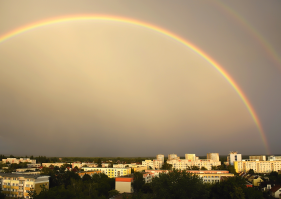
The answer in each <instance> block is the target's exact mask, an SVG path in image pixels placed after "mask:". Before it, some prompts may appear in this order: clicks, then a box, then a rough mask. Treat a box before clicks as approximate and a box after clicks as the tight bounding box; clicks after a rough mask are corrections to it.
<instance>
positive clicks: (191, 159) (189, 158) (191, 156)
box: [185, 154, 196, 161]
mask: <svg viewBox="0 0 281 199" xmlns="http://www.w3.org/2000/svg"><path fill="white" fill-rule="evenodd" d="M185 159H186V160H190V161H195V159H196V156H195V154H185Z"/></svg>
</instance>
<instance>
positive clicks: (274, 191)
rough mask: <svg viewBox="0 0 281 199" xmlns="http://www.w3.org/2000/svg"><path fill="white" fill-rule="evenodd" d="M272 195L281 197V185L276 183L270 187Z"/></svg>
mask: <svg viewBox="0 0 281 199" xmlns="http://www.w3.org/2000/svg"><path fill="white" fill-rule="evenodd" d="M270 193H271V196H272V197H273V198H279V196H280V193H281V185H275V186H274V187H272V188H271V189H270Z"/></svg>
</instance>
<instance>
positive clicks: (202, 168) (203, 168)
mask: <svg viewBox="0 0 281 199" xmlns="http://www.w3.org/2000/svg"><path fill="white" fill-rule="evenodd" d="M200 170H208V169H207V168H206V167H201V169H200Z"/></svg>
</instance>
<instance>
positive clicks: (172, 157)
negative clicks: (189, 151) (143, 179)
mask: <svg viewBox="0 0 281 199" xmlns="http://www.w3.org/2000/svg"><path fill="white" fill-rule="evenodd" d="M179 159H180V157H178V156H177V154H174V153H173V154H168V160H179Z"/></svg>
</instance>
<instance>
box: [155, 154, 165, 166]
mask: <svg viewBox="0 0 281 199" xmlns="http://www.w3.org/2000/svg"><path fill="white" fill-rule="evenodd" d="M156 159H157V160H158V161H162V162H163V164H164V155H163V154H158V155H157V156H156Z"/></svg>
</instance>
